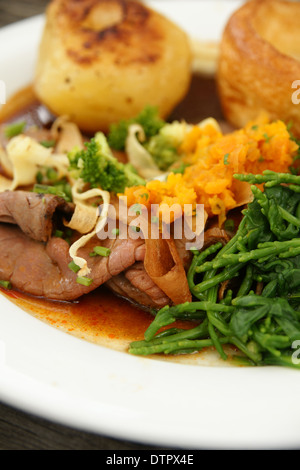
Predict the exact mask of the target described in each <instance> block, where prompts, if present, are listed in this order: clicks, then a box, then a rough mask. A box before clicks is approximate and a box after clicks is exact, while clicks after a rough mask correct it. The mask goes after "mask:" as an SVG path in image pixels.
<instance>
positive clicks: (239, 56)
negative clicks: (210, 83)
mask: <svg viewBox="0 0 300 470" xmlns="http://www.w3.org/2000/svg"><path fill="white" fill-rule="evenodd" d="M220 48H221V50H220V59H219V65H218V72H217V82H218V89H219V95H220V99H221V104H222V107H223V111H224V115H225V117H226V118H227V120H228V121H229V122H231V123H232V124H233V125H234V126H236V127H243V126H244V125H245V124H246V123H247V122H248V121H250V120H252V119H254V118H256V117H257V116H258V115H259V114H260V112H262V111H267V113H268V114H269V116H270V118H271V119H281V120H283V121H285V122H286V123H288V122H292V123H293V132H294V133H295V134H296V135H300V104H297V101H298V100H295V99H294V100H293V99H292V98H293V96H294V97H295V98H296V94H297V93H298V96H299V90H298V91H297V89H295V88H298V89H299V82H298V87H297V83H296V82H297V80H299V79H300V4H299V3H297V2H291V1H283V0H252V1H249V2H248V3H246V4H245V5H243V6H242V7H241V8H240V9H239V10H237V11H236V12H235V13H234V14H233V15H232V17H231V18H230V19H229V22H228V23H227V25H226V28H225V30H224V33H223V38H222V41H221V47H220ZM293 101H294V102H293ZM298 102H299V101H298Z"/></svg>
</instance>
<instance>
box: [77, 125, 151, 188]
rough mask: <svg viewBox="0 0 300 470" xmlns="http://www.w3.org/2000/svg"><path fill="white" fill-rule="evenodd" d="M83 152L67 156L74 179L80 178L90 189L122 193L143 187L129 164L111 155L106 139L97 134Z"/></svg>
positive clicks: (141, 180) (142, 182)
mask: <svg viewBox="0 0 300 470" xmlns="http://www.w3.org/2000/svg"><path fill="white" fill-rule="evenodd" d="M85 147H86V148H85V149H84V150H80V151H78V150H76V149H75V150H74V151H73V152H71V153H70V154H69V159H70V170H71V174H72V176H73V177H74V178H82V180H83V181H84V182H85V183H89V184H90V186H91V187H92V188H99V187H100V188H101V189H103V190H104V191H110V192H114V193H123V192H124V191H125V188H126V187H130V186H137V185H144V184H146V182H145V180H144V179H143V178H141V177H140V176H139V175H138V173H137V172H136V171H135V169H134V168H133V167H132V165H130V164H124V163H120V162H119V161H118V160H117V159H116V158H115V157H114V156H113V154H112V152H111V150H110V148H109V145H108V143H107V140H106V137H105V136H104V134H102V133H101V132H99V133H97V134H96V135H95V137H94V138H93V139H91V141H90V142H88V143H86V144H85Z"/></svg>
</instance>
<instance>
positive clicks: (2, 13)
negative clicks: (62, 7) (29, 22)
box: [0, 0, 49, 26]
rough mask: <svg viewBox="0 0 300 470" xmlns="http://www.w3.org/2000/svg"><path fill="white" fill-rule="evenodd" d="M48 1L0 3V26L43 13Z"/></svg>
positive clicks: (15, 0)
mask: <svg viewBox="0 0 300 470" xmlns="http://www.w3.org/2000/svg"><path fill="white" fill-rule="evenodd" d="M48 3H49V0H12V1H6V0H1V1H0V26H5V25H7V24H10V23H14V22H15V21H20V20H22V19H24V18H28V17H30V16H34V15H39V14H40V13H43V12H44V10H45V8H46V6H47V4H48Z"/></svg>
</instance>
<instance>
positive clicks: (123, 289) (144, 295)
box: [107, 262, 171, 308]
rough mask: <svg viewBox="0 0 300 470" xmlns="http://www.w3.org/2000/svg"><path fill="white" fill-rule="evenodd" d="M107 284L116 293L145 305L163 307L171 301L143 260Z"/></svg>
mask: <svg viewBox="0 0 300 470" xmlns="http://www.w3.org/2000/svg"><path fill="white" fill-rule="evenodd" d="M107 285H108V287H109V288H110V289H111V290H112V291H113V292H115V293H116V294H118V295H121V296H122V297H126V298H127V299H130V300H132V301H133V302H135V303H137V304H140V305H143V306H145V307H153V308H162V307H164V306H165V305H168V304H170V303H171V301H170V299H169V298H168V297H167V296H166V295H165V293H164V292H163V291H162V290H161V289H160V288H159V287H158V286H157V285H156V284H155V283H154V282H153V281H152V279H151V278H150V277H149V276H148V274H147V273H146V271H145V268H144V264H143V263H142V262H137V263H135V264H134V265H133V266H132V267H130V268H128V269H127V270H126V271H124V273H122V274H119V275H118V276H115V277H113V278H112V279H111V280H110V281H108V283H107Z"/></svg>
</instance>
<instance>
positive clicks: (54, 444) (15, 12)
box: [0, 0, 155, 451]
mask: <svg viewBox="0 0 300 470" xmlns="http://www.w3.org/2000/svg"><path fill="white" fill-rule="evenodd" d="M48 3H49V2H48V0H11V1H7V0H0V27H2V26H5V25H8V24H11V23H13V22H15V21H20V20H22V19H24V18H27V17H30V16H34V15H37V14H40V13H43V11H44V9H45V6H46V5H47V4H48ZM145 449H155V448H154V447H146V446H141V445H139V444H135V443H130V442H123V441H118V440H114V439H111V438H109V437H106V436H100V435H94V434H89V433H86V432H81V431H79V430H75V429H71V428H68V427H65V426H61V425H58V424H56V423H51V422H49V421H47V420H44V419H41V418H39V417H36V416H32V415H30V414H27V413H24V412H21V411H19V410H16V409H14V408H12V407H10V406H7V405H6V404H4V403H0V450H126V451H130V450H145Z"/></svg>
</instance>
